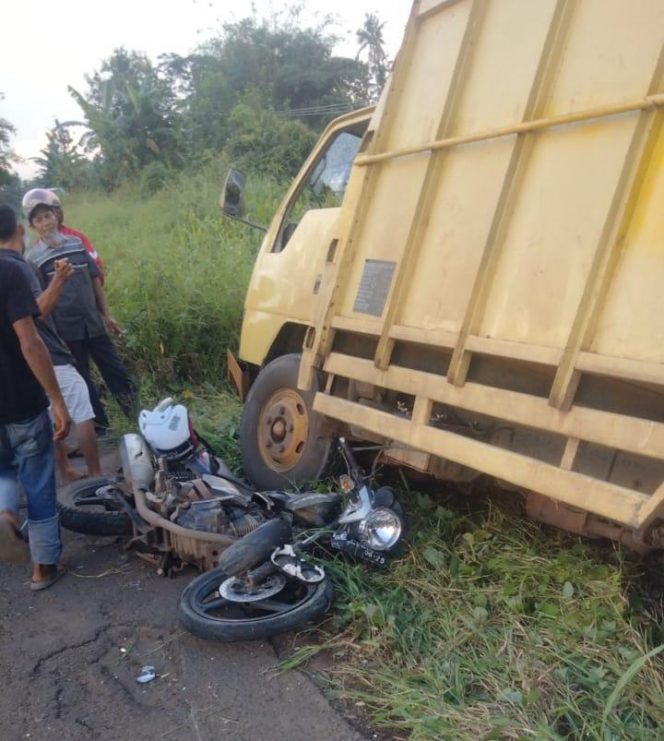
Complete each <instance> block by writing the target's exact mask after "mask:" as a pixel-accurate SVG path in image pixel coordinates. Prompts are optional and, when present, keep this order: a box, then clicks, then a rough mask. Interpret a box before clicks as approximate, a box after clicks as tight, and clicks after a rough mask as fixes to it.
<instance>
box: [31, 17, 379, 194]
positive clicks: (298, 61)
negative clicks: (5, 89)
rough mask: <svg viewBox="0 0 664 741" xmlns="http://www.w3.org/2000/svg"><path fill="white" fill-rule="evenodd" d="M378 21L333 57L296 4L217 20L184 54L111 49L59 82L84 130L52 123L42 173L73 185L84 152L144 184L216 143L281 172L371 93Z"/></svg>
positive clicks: (321, 32)
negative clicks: (80, 80) (82, 81)
mask: <svg viewBox="0 0 664 741" xmlns="http://www.w3.org/2000/svg"><path fill="white" fill-rule="evenodd" d="M382 29H383V24H382V23H381V22H380V21H379V19H378V16H377V15H376V14H369V15H367V17H366V19H365V24H364V26H363V28H362V29H360V30H359V31H358V32H357V38H358V43H359V45H360V49H359V51H358V55H357V56H356V58H354V59H353V58H349V57H341V56H337V55H335V54H334V51H333V50H334V46H335V43H336V40H337V39H336V37H335V36H334V35H333V34H332V33H331V32H330V31H329V30H328V26H327V24H326V23H320V24H318V25H313V26H306V27H304V26H302V25H301V23H300V19H299V10H298V9H297V8H295V9H294V8H290V9H289V8H287V9H286V10H284V11H282V12H281V13H278V14H275V15H273V16H272V17H271V18H269V19H259V18H256V17H255V16H252V17H248V18H244V19H243V20H240V21H238V22H235V23H228V24H225V25H224V26H222V29H221V32H220V34H219V35H218V36H217V37H215V38H212V39H211V40H209V41H207V42H206V43H205V44H203V45H201V46H200V47H199V48H198V49H196V50H195V51H194V52H193V53H192V54H190V55H188V56H180V55H178V54H164V55H162V56H161V57H160V58H159V61H158V63H157V64H156V65H153V64H152V63H151V62H150V61H149V60H148V59H147V57H145V56H144V55H143V54H139V53H137V52H135V51H128V50H126V49H124V48H120V49H116V50H115V51H114V52H113V54H112V55H111V56H110V57H109V58H108V59H106V60H105V61H104V62H103V63H102V65H101V67H100V69H99V70H97V71H96V72H94V73H93V74H91V75H89V76H88V77H87V78H86V79H87V90H86V91H84V92H81V91H78V90H75V89H73V88H71V87H70V88H69V90H70V93H71V95H72V96H73V97H74V98H75V100H76V101H77V102H78V104H79V105H80V107H81V110H82V111H83V116H84V121H83V122H82V123H83V125H84V126H85V133H84V135H83V136H82V137H81V138H80V139H79V140H78V141H76V142H75V141H74V139H73V136H71V135H70V134H69V133H68V132H67V129H68V128H70V127H71V126H72V125H73V124H74V123H77V124H80V123H81V122H67V123H65V124H59V125H58V126H56V128H54V129H53V131H52V132H51V133H50V134H49V143H48V146H47V148H46V149H45V150H44V151H43V152H42V155H43V156H42V157H41V158H40V160H39V163H40V165H41V166H42V174H43V176H44V178H46V179H48V180H49V181H50V182H52V183H55V182H56V181H60V183H62V184H64V183H65V181H67V182H68V183H69V185H70V187H75V185H76V184H77V183H78V182H79V181H78V180H77V178H79V179H80V176H81V174H82V173H83V170H84V169H85V168H84V167H82V163H84V164H87V165H89V166H91V167H92V170H93V171H94V173H95V175H96V177H97V180H98V182H99V183H100V184H101V185H103V187H105V188H107V189H109V190H110V189H113V188H115V187H116V186H117V185H119V184H121V183H122V182H125V181H127V180H135V179H136V178H137V177H139V176H140V178H141V183H142V185H143V187H144V188H145V190H146V191H147V192H153V191H154V189H155V188H158V187H159V185H160V183H163V182H166V181H167V180H168V175H169V172H170V171H172V170H173V169H176V168H181V167H183V166H189V167H192V166H196V165H198V164H200V163H201V162H204V161H206V160H208V159H209V158H210V156H217V155H219V154H220V153H224V154H226V155H227V156H228V157H230V158H231V159H232V161H233V162H235V163H237V164H238V165H240V166H244V167H247V168H255V169H259V170H262V171H263V172H266V173H267V174H270V175H273V176H275V177H290V176H292V175H293V174H294V173H295V172H297V170H298V169H299V166H300V165H301V163H302V161H303V159H304V157H305V156H306V154H307V153H308V151H309V150H310V148H311V146H312V144H313V142H314V140H315V134H316V132H317V131H318V130H320V128H321V127H322V126H324V125H325V124H326V123H327V122H328V121H329V120H330V119H332V118H334V117H335V116H336V115H338V114H340V113H342V112H345V111H348V110H352V109H353V108H357V107H360V106H363V105H366V104H367V103H368V102H369V100H370V99H373V98H375V97H376V90H377V89H378V87H379V86H380V85H381V84H382V82H383V81H384V77H385V73H386V69H387V67H386V65H387V62H386V57H385V52H384V50H383V46H382V45H383V39H382ZM363 56H364V57H366V61H365V60H364V59H361V57H363ZM60 183H58V184H60ZM64 187H67V185H64Z"/></svg>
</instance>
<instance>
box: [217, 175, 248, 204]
mask: <svg viewBox="0 0 664 741" xmlns="http://www.w3.org/2000/svg"><path fill="white" fill-rule="evenodd" d="M244 183H245V178H244V175H243V174H242V173H241V172H240V171H239V170H233V169H232V168H231V169H230V170H229V171H228V175H226V182H225V183H224V189H223V191H222V192H221V198H220V199H219V205H220V206H221V210H222V211H223V213H224V214H226V216H242V214H243V213H244Z"/></svg>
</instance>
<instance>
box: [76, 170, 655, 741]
mask: <svg viewBox="0 0 664 741" xmlns="http://www.w3.org/2000/svg"><path fill="white" fill-rule="evenodd" d="M224 172H225V168H224V166H223V163H221V164H216V165H215V164H210V165H209V166H208V167H207V168H206V169H205V170H204V171H202V172H200V173H198V174H195V175H190V176H181V177H179V178H178V179H177V181H176V182H173V183H172V184H171V185H170V186H169V187H168V188H167V189H165V190H163V191H161V192H159V193H157V194H156V195H154V196H149V197H143V196H141V194H140V191H138V190H126V191H124V192H121V193H118V194H115V195H114V196H113V197H112V198H109V197H105V196H97V195H88V196H79V197H77V198H73V199H71V198H70V199H69V200H68V201H66V203H65V207H66V213H67V220H68V222H69V223H70V224H71V225H72V226H74V227H77V228H80V229H83V230H84V231H86V232H88V233H89V235H90V236H91V237H92V239H93V241H94V242H95V244H96V246H97V247H98V249H99V251H100V252H101V254H102V256H103V257H104V259H105V260H106V263H107V268H108V282H107V293H108V297H109V303H110V305H111V308H112V310H113V312H114V313H115V315H116V316H117V318H118V319H120V320H121V321H122V322H123V324H124V325H125V326H126V328H127V330H128V331H127V335H126V338H125V339H124V340H123V345H122V350H123V353H124V354H125V357H127V359H128V361H129V362H130V365H131V367H132V368H133V370H134V372H135V374H136V375H137V377H138V378H139V379H140V381H141V399H142V402H143V404H144V405H152V404H154V403H156V401H158V400H159V399H160V398H161V397H163V396H166V395H175V396H176V397H177V398H178V399H180V400H182V401H184V402H185V403H186V404H187V406H188V407H189V409H190V412H191V415H192V418H193V419H194V421H195V423H196V427H197V428H198V429H199V431H200V432H201V433H202V434H203V435H204V436H205V437H206V438H208V439H209V440H210V442H211V443H212V444H213V445H214V446H215V447H216V448H217V450H218V452H219V453H220V454H221V455H222V456H223V457H224V458H225V459H226V460H227V462H228V463H229V465H231V467H232V468H235V469H236V470H237V469H238V467H239V458H238V453H237V432H236V430H237V420H238V417H239V410H240V407H239V404H238V402H237V399H236V398H235V397H234V396H233V395H232V394H231V393H229V391H228V389H227V387H226V386H224V384H223V383H222V381H223V378H224V375H225V352H226V348H227V347H237V341H238V333H239V328H240V321H241V314H242V304H243V300H244V293H245V288H246V285H247V281H248V279H249V275H250V272H251V267H252V264H253V258H254V255H255V252H256V250H257V247H258V244H259V242H260V236H259V235H258V234H257V233H256V232H254V231H251V230H249V229H247V228H245V227H243V226H242V225H240V224H237V223H234V222H232V221H229V220H227V219H224V218H222V217H221V216H220V214H219V211H218V208H217V201H218V193H219V191H220V189H221V184H222V182H223V178H224ZM282 192H283V187H281V186H279V185H277V184H274V183H271V182H268V181H264V180H260V179H256V178H253V179H251V180H250V188H249V193H248V195H249V207H250V215H251V217H252V218H254V219H255V220H256V221H259V222H262V223H268V222H269V219H270V217H271V214H272V212H273V210H274V208H275V206H276V204H277V202H278V200H279V198H280V196H281V193H282ZM115 424H116V427H117V429H118V431H124V429H126V421H124V420H120V419H118V418H116V422H115ZM441 489H442V485H441ZM405 501H406V507H407V511H408V512H409V514H410V517H411V521H412V522H411V537H410V542H409V546H408V548H407V550H406V551H405V553H404V554H403V555H402V557H401V558H400V559H399V560H397V561H396V562H395V563H394V564H392V566H391V567H390V568H389V569H388V570H386V571H385V572H382V573H375V572H368V571H365V570H364V569H363V568H361V567H359V566H352V565H348V564H344V563H343V562H341V561H339V560H328V561H326V564H327V567H328V568H329V569H330V571H331V572H332V573H333V575H334V579H335V583H336V586H337V599H336V603H335V608H334V613H333V615H332V617H331V618H330V620H329V621H328V622H327V623H326V625H325V626H324V633H323V638H322V639H321V638H320V634H318V633H316V634H315V636H312V637H311V638H310V639H307V645H305V646H304V647H302V648H300V649H299V650H298V651H296V652H295V653H294V654H293V655H292V656H291V658H290V659H289V660H288V661H287V662H286V663H285V666H295V665H298V664H299V663H302V662H304V661H306V660H307V659H309V658H310V657H311V656H313V655H314V654H316V653H317V652H319V651H321V650H323V649H324V650H326V651H327V652H328V653H329V655H330V656H332V658H333V662H332V668H331V669H329V670H327V671H326V673H325V681H326V683H327V686H328V688H329V691H330V692H331V693H332V694H333V695H335V696H337V697H339V698H340V699H342V700H343V701H344V702H345V703H346V708H347V709H348V712H349V713H351V714H352V713H354V712H360V713H362V714H363V716H364V717H366V718H368V720H369V721H370V722H371V723H372V724H373V725H375V726H376V727H380V728H386V729H389V730H390V731H391V732H393V733H396V735H397V736H399V737H403V738H413V739H490V738H501V739H502V738H505V739H560V738H569V739H598V740H601V741H609V740H610V739H616V740H622V739H643V740H644V741H645V740H650V739H652V740H653V741H654V740H655V739H662V738H664V731H663V730H662V729H664V652H660V653H657V651H659V650H660V649H659V647H661V645H662V643H664V633H663V632H662V627H661V626H662V614H663V613H664V609H663V608H662V602H661V600H662V598H661V584H662V579H660V581H659V586H653V585H648V584H647V583H646V580H645V579H646V577H645V575H644V571H645V566H644V564H643V562H642V561H641V560H640V559H638V558H636V557H634V556H630V555H627V554H625V553H623V552H621V551H620V550H617V549H614V548H612V547H610V546H606V545H601V544H600V545H598V544H596V543H590V542H582V541H579V540H578V539H575V538H573V537H570V536H567V535H564V534H562V533H559V532H557V531H555V530H551V529H548V528H543V527H540V526H538V525H536V524H534V523H531V522H528V521H526V520H525V519H524V518H523V517H522V516H521V515H520V514H519V513H515V512H513V511H512V510H509V509H505V508H504V507H502V506H498V505H497V504H495V500H494V499H488V500H482V501H481V502H479V503H476V504H475V505H474V507H473V508H469V507H468V506H467V505H468V502H467V501H466V500H465V499H464V498H463V497H458V496H457V497H456V498H453V499H450V498H449V497H443V498H440V497H434V496H426V495H424V494H418V493H412V492H410V493H406V494H405ZM469 501H471V500H469ZM660 569H661V566H660ZM657 573H661V571H660V572H655V574H657Z"/></svg>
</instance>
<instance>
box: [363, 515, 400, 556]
mask: <svg viewBox="0 0 664 741" xmlns="http://www.w3.org/2000/svg"><path fill="white" fill-rule="evenodd" d="M401 530H402V526H401V519H400V518H399V517H398V515H397V514H396V513H395V512H394V511H393V510H391V509H389V508H388V507H376V508H375V509H372V510H371V512H370V513H369V514H368V515H367V516H366V517H365V519H364V520H362V521H361V522H360V523H359V527H358V535H359V539H360V541H361V542H362V543H364V545H366V546H368V547H369V548H372V549H373V550H374V551H389V550H390V548H392V547H393V546H395V545H396V544H397V542H398V540H399V538H400V537H401Z"/></svg>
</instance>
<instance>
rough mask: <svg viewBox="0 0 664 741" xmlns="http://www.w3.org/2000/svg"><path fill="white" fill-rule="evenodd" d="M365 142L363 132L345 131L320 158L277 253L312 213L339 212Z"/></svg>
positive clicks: (283, 229)
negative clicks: (303, 220) (316, 210)
mask: <svg viewBox="0 0 664 741" xmlns="http://www.w3.org/2000/svg"><path fill="white" fill-rule="evenodd" d="M361 141H362V132H360V131H358V132H357V133H355V132H350V131H342V132H341V133H339V134H337V136H335V138H334V139H333V140H332V141H331V142H330V144H329V146H328V147H327V149H325V151H323V152H322V153H321V155H320V157H319V158H318V160H317V162H316V164H315V166H314V168H313V170H312V171H311V173H310V175H309V177H308V178H307V180H305V182H304V185H303V186H302V187H301V188H300V191H299V192H298V194H297V195H296V197H295V198H294V199H293V202H292V203H291V206H290V208H289V209H288V211H287V213H286V215H285V217H284V220H283V223H282V225H281V229H280V230H279V236H278V237H277V239H276V241H275V244H274V247H273V248H272V251H273V252H281V250H283V249H284V248H285V247H286V244H287V243H288V240H289V239H290V238H291V236H292V234H293V232H294V231H295V229H296V228H297V225H298V224H299V222H300V220H301V219H302V217H303V216H304V214H305V213H306V212H307V211H309V210H310V209H312V208H313V209H321V208H336V207H338V206H341V202H342V200H343V197H344V193H345V191H346V185H347V184H348V178H349V177H350V171H351V168H352V166H353V160H354V159H355V155H356V154H357V150H358V148H359V146H360V142H361Z"/></svg>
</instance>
